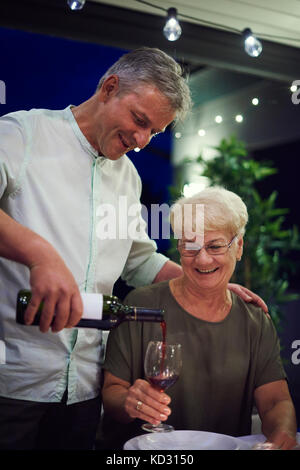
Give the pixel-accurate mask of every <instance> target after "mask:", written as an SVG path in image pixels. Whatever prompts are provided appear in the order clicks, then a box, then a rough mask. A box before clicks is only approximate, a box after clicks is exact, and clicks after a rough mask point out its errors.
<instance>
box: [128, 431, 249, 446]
mask: <svg viewBox="0 0 300 470" xmlns="http://www.w3.org/2000/svg"><path fill="white" fill-rule="evenodd" d="M124 449H125V450H163V449H166V450H249V449H250V446H249V444H247V443H246V442H243V441H242V440H239V439H238V438H236V437H232V436H227V435H225V434H216V433H213V432H204V431H172V432H167V433H160V432H159V433H151V434H142V435H141V436H137V437H134V438H133V439H130V441H127V442H126V443H125V444H124Z"/></svg>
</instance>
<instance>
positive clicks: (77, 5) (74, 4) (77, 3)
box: [67, 0, 85, 10]
mask: <svg viewBox="0 0 300 470" xmlns="http://www.w3.org/2000/svg"><path fill="white" fill-rule="evenodd" d="M67 3H68V5H69V7H70V8H71V10H81V9H82V8H83V6H84V4H85V0H68V1H67Z"/></svg>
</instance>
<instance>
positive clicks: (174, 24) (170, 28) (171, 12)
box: [163, 8, 181, 41]
mask: <svg viewBox="0 0 300 470" xmlns="http://www.w3.org/2000/svg"><path fill="white" fill-rule="evenodd" d="M167 15H168V16H167V22H166V24H165V27H164V29H163V31H164V35H165V37H166V38H167V39H168V41H177V39H179V38H180V36H181V27H180V24H179V21H178V20H177V10H176V8H169V9H168V13H167Z"/></svg>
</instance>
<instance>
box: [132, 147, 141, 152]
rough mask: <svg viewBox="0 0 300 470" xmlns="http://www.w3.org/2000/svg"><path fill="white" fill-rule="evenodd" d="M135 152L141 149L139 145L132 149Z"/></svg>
mask: <svg viewBox="0 0 300 470" xmlns="http://www.w3.org/2000/svg"><path fill="white" fill-rule="evenodd" d="M133 150H134V151H135V152H140V151H141V149H140V148H139V147H135V149H133Z"/></svg>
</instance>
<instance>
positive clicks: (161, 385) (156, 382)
mask: <svg viewBox="0 0 300 470" xmlns="http://www.w3.org/2000/svg"><path fill="white" fill-rule="evenodd" d="M178 377H179V376H178V375H171V376H170V377H165V376H163V375H162V376H161V375H158V376H157V377H147V380H148V382H149V383H150V384H151V385H152V387H154V388H156V390H158V391H159V392H164V391H165V390H167V388H169V387H171V386H172V385H174V383H175V382H176V381H177V379H178Z"/></svg>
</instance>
